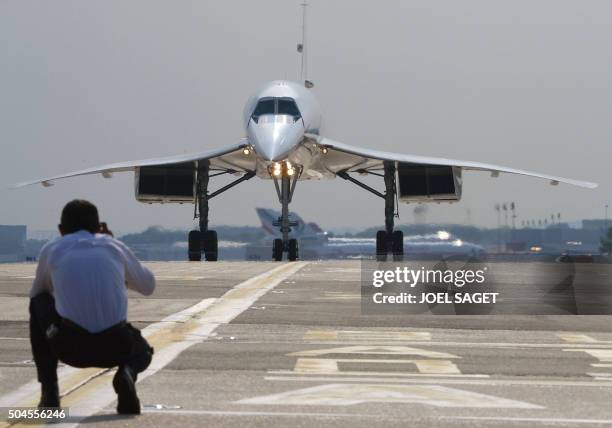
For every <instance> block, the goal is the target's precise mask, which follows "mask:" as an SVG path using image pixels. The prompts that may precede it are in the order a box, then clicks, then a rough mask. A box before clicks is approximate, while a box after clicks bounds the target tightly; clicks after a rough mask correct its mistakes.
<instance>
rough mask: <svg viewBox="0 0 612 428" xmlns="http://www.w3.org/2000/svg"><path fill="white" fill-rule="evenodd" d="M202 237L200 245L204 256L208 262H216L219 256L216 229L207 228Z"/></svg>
mask: <svg viewBox="0 0 612 428" xmlns="http://www.w3.org/2000/svg"><path fill="white" fill-rule="evenodd" d="M202 235H203V237H202V247H203V249H204V256H205V257H206V261H208V262H216V261H217V259H218V257H219V241H218V239H217V231H215V230H207V231H206V232H204V233H203V234H202Z"/></svg>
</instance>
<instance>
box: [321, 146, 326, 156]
mask: <svg viewBox="0 0 612 428" xmlns="http://www.w3.org/2000/svg"><path fill="white" fill-rule="evenodd" d="M321 153H323V154H324V155H326V154H327V147H325V146H323V147H321Z"/></svg>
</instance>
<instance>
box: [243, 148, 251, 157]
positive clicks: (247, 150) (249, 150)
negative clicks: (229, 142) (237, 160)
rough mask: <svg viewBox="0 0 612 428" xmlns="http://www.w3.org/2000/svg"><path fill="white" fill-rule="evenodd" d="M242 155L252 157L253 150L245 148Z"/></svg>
mask: <svg viewBox="0 0 612 428" xmlns="http://www.w3.org/2000/svg"><path fill="white" fill-rule="evenodd" d="M242 153H243V154H244V155H250V154H251V149H250V148H248V147H245V148H244V149H242Z"/></svg>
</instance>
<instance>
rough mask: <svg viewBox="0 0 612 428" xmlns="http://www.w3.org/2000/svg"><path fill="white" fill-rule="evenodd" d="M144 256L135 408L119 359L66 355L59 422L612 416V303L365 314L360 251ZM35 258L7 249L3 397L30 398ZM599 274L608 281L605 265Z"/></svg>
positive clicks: (604, 420) (580, 420)
mask: <svg viewBox="0 0 612 428" xmlns="http://www.w3.org/2000/svg"><path fill="white" fill-rule="evenodd" d="M148 266H150V267H151V268H152V270H153V271H154V272H155V274H156V276H157V279H158V287H157V290H156V292H155V293H154V294H153V295H152V296H150V297H142V296H139V295H137V294H135V293H131V292H130V309H129V319H130V321H131V322H132V323H133V324H135V325H136V326H138V327H140V328H143V329H144V330H143V334H145V335H146V336H147V337H148V339H149V341H150V342H151V343H152V344H153V346H154V347H155V350H156V353H155V356H154V360H153V363H152V365H151V367H150V368H149V369H148V370H147V371H146V372H145V373H143V374H142V375H141V376H140V378H139V382H138V385H137V388H138V393H139V396H140V399H141V403H142V405H143V413H142V415H140V416H136V417H125V416H118V415H116V414H115V410H114V409H115V406H116V402H115V401H114V398H115V396H114V392H113V390H112V387H111V379H112V375H113V371H112V370H103V369H95V368H93V369H73V368H70V367H65V366H62V367H61V368H60V370H59V376H60V389H61V391H62V394H63V397H62V404H63V405H64V406H65V407H67V408H69V413H70V416H69V417H68V418H67V419H66V420H64V422H63V423H62V424H59V425H55V426H73V425H75V424H79V423H82V424H85V425H87V426H104V427H106V426H129V427H132V426H134V427H140V426H142V427H152V426H167V427H183V426H189V427H191V426H193V427H214V426H220V427H245V426H261V427H286V426H292V427H301V426H304V427H310V426H325V427H336V426H342V427H344V426H347V427H348V426H350V427H355V426H372V425H377V426H411V427H429V426H433V427H441V426H452V427H455V426H457V427H463V426H487V427H488V426H504V427H505V426H516V427H523V426H607V425H612V405H611V403H612V317H611V316H597V315H588V316H587V315H562V314H563V313H564V310H565V309H564V308H561V309H558V311H559V314H551V315H538V316H528V315H508V314H506V313H503V312H504V311H501V312H500V313H497V314H496V315H469V316H468V315H463V316H456V315H431V314H411V315H409V314H394V315H384V314H381V315H364V314H363V313H362V307H361V299H360V263H359V261H327V262H296V263H272V262H217V263H205V262H202V263H186V262H185V263H182V262H168V263H165V262H160V263H149V264H148ZM497 269H498V270H497V272H498V274H499V275H501V276H503V275H505V274H507V275H510V274H511V273H512V274H514V273H516V271H517V269H518V270H520V271H521V272H528V271H529V270H530V269H531V271H539V270H538V269H537V266H530V265H529V264H526V263H523V264H521V266H520V267H517V266H512V265H507V266H501V265H500V266H498V268H497ZM584 269H587V270H588V269H589V268H584V267H580V268H579V270H584ZM592 269H601V267H593V268H592ZM34 270H35V265H34V264H7V265H0V408H3V409H4V410H5V411H6V409H8V408H15V407H18V406H19V407H28V406H34V405H35V404H36V402H37V400H38V394H39V387H38V384H37V383H36V375H35V368H34V365H33V363H32V361H31V353H30V345H29V341H28V324H27V321H28V311H27V305H28V292H29V288H30V285H31V282H32V279H33V275H34ZM586 274H589V273H588V272H587V273H586ZM596 276H597V278H599V279H598V281H599V287H605V286H606V285H607V284H610V285H612V282H610V276H609V270H597V272H596ZM519 282H520V284H519V285H520V290H523V291H524V290H529V289H530V286H529V283H528V282H525V281H522V280H521V281H519ZM502 283H504V281H501V282H500V284H502ZM519 285H517V287H518V286H519ZM553 285H554V284H553ZM508 287H509V288H512V285H508ZM515 291H516V290H515ZM551 312H552V311H551ZM553 313H554V312H553ZM2 424H5V425H6V421H5V420H3V421H0V426H2Z"/></svg>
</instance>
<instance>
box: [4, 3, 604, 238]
mask: <svg viewBox="0 0 612 428" xmlns="http://www.w3.org/2000/svg"><path fill="white" fill-rule="evenodd" d="M298 3H300V1H287V0H278V1H271V0H265V1H263V0H259V1H223V2H220V1H163V2H161V1H151V0H146V1H144V0H143V1H123V0H121V1H119V0H117V1H108V0H105V1H88V2H83V1H78V0H75V1H61V0H56V1H53V2H46V1H29V0H3V1H2V2H0V145H1V146H0V147H1V151H0V187H1V188H2V189H1V190H0V224H27V225H28V227H29V228H31V229H51V228H54V227H55V225H56V224H57V222H58V217H59V212H60V210H61V207H62V206H63V205H64V203H65V202H67V201H68V200H70V199H72V198H74V197H84V198H87V199H90V200H92V201H94V202H95V203H96V204H98V206H99V208H100V211H101V216H102V217H103V219H105V220H107V221H108V222H109V223H110V225H111V226H112V227H114V228H115V230H116V231H120V232H126V231H131V230H140V229H143V228H144V227H145V226H147V225H151V224H157V225H162V226H166V227H181V228H187V227H190V225H191V224H192V215H193V207H192V206H189V205H184V206H178V205H164V206H159V205H152V206H151V205H143V204H140V203H138V202H136V201H135V200H134V196H133V192H134V190H133V187H134V186H133V174H132V173H124V174H116V175H115V177H114V178H113V179H112V180H106V179H103V178H102V177H100V176H90V177H80V178H74V179H69V180H64V181H59V182H57V183H56V185H55V186H54V187H51V188H48V189H45V188H43V187H41V186H34V187H30V188H25V189H20V190H5V186H8V185H10V184H12V183H15V182H19V181H23V180H26V179H32V178H38V177H44V176H47V175H53V174H58V173H62V172H68V171H72V170H75V169H81V168H84V167H88V166H93V165H97V164H103V163H108V162H116V161H121V160H131V159H144V158H149V157H156V156H166V155H173V154H179V153H189V152H197V151H202V150H206V149H212V148H215V147H218V146H223V145H227V144H230V143H234V142H236V141H237V140H238V139H239V138H240V137H242V136H243V135H244V130H243V129H242V125H241V112H242V108H243V105H244V102H245V101H246V99H247V98H248V96H249V95H250V94H251V92H253V90H255V89H256V88H257V87H258V86H259V85H261V84H262V83H264V82H266V81H268V80H273V79H279V78H280V79H283V78H288V79H295V78H296V75H297V66H298V57H297V54H296V52H295V45H296V43H297V41H298V40H299V34H300V31H301V30H300V8H299V6H298ZM611 19H612V3H611V2H609V1H578V0H574V1H560V0H550V1H533V0H529V1H504V2H502V1H491V0H483V1H418V2H414V1H405V0H402V1H376V2H355V1H320V0H319V1H317V0H312V1H311V6H310V8H309V50H310V54H309V78H311V79H312V80H313V81H314V82H315V84H316V87H315V89H314V91H315V93H316V95H317V96H318V98H319V101H320V103H321V106H322V109H323V114H324V119H323V120H324V127H323V133H324V134H325V135H327V136H329V137H331V138H333V139H336V140H339V141H343V142H345V143H348V144H353V145H357V146H363V147H371V148H379V149H382V150H387V151H395V152H401V153H409V154H418V155H431V156H443V157H450V158H457V159H467V160H475V161H484V162H490V163H497V164H501V165H507V166H511V167H518V168H523V169H528V170H533V171H539V172H545V173H550V174H554V175H560V176H566V177H571V178H577V179H584V180H590V181H595V182H598V183H600V187H599V188H598V189H596V190H587V189H581V188H574V187H571V186H567V185H560V186H557V187H552V186H550V185H548V184H547V182H545V181H540V180H537V179H531V178H526V177H520V176H511V175H505V176H502V177H500V178H497V179H493V178H491V177H489V175H488V174H485V173H476V172H471V173H469V172H468V173H466V174H464V192H463V194H464V197H463V200H462V202H461V203H459V204H455V205H452V206H450V205H446V204H444V205H433V206H431V207H430V209H429V214H428V219H429V220H431V221H455V222H459V223H462V222H465V221H467V220H468V215H467V210H468V209H469V210H470V212H471V215H470V216H469V217H471V222H472V223H474V224H480V225H485V226H494V225H495V223H496V214H495V211H494V209H493V206H494V204H495V203H496V202H502V201H511V200H513V201H516V203H517V206H518V215H519V222H520V219H538V218H544V217H549V216H550V214H551V213H553V212H554V213H556V212H559V211H560V212H561V213H562V216H563V219H565V220H574V219H580V218H585V217H586V218H589V217H590V218H593V217H600V218H601V217H603V213H604V205H605V203H606V202H609V201H611V200H612V198H611V194H612V183H611V182H610V181H611V180H610V179H611V178H612V25H611V22H612V20H611ZM381 184H382V183H381ZM212 187H214V185H213V186H212ZM256 206H267V207H278V206H279V203H278V199H277V198H276V194H275V191H274V187H273V185H272V183H271V182H270V181H264V180H259V179H253V180H251V181H249V182H247V183H244V184H242V185H240V186H238V187H237V188H235V189H233V190H232V191H230V192H228V193H226V194H224V195H222V196H219V197H218V198H215V199H214V200H213V201H212V205H211V221H212V223H217V224H235V225H242V224H246V225H255V224H257V223H258V222H257V217H256V214H255V210H254V208H255V207H256ZM291 209H293V210H296V211H297V212H299V213H300V214H301V215H302V216H303V217H304V218H305V219H307V220H311V221H314V220H316V221H318V222H319V223H320V224H321V225H322V226H323V227H327V228H330V227H341V226H365V225H375V224H382V223H383V201H382V200H380V199H378V198H376V197H375V196H373V195H370V194H368V193H366V192H364V191H362V190H360V189H358V188H356V187H354V186H353V185H351V184H349V183H347V182H345V181H344V180H339V179H338V180H333V181H320V182H310V183H306V184H298V187H297V190H296V195H295V197H294V202H293V203H292V205H291ZM412 210H413V206H412V205H402V206H401V215H402V216H401V220H400V221H401V222H411V221H412V220H413V215H412Z"/></svg>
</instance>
